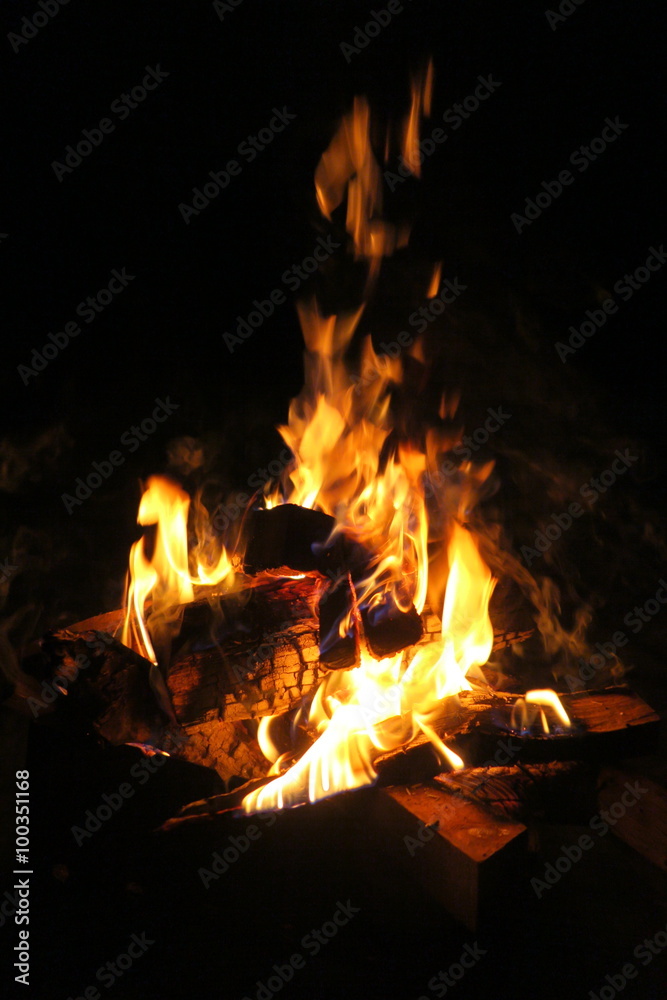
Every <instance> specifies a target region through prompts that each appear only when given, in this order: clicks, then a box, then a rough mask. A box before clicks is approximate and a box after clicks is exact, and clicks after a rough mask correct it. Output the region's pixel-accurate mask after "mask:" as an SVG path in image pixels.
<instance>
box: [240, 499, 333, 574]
mask: <svg viewBox="0 0 667 1000" xmlns="http://www.w3.org/2000/svg"><path fill="white" fill-rule="evenodd" d="M335 526H336V520H335V518H333V517H331V516H330V515H329V514H325V513H323V512H322V511H320V510H310V509H308V508H306V507H299V506H297V505H296V504H293V503H285V504H278V506H277V507H272V508H270V509H269V510H263V509H261V508H254V509H252V510H251V511H250V514H249V519H248V528H247V535H248V542H247V545H246V550H245V555H244V558H243V562H244V567H245V571H246V573H251V574H254V573H259V572H261V571H262V570H267V569H272V570H276V569H279V568H282V567H288V568H289V570H292V571H294V570H296V571H297V572H300V573H308V572H312V571H313V570H317V571H319V572H320V573H322V574H324V575H326V574H327V571H328V570H331V571H332V572H333V573H338V572H340V569H341V567H340V565H337V563H339V562H340V558H338V559H337V550H338V546H336V545H334V546H332V547H329V548H325V544H326V542H327V539H328V538H329V536H330V535H331V533H332V531H333V530H334V528H335ZM345 571H346V572H347V569H346V570H345Z"/></svg>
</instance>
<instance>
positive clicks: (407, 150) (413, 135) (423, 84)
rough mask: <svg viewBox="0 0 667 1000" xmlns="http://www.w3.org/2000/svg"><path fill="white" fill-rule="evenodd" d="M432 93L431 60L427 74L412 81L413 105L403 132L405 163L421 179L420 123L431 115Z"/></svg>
mask: <svg viewBox="0 0 667 1000" xmlns="http://www.w3.org/2000/svg"><path fill="white" fill-rule="evenodd" d="M432 93H433V61H432V60H429V64H428V66H427V68H426V72H425V73H424V74H422V75H420V76H417V77H415V79H414V80H413V81H412V103H411V106H410V111H409V113H408V117H407V120H406V123H405V129H404V132H403V162H404V163H405V165H406V167H407V168H408V170H410V171H411V172H412V173H413V174H414V175H415V177H421V164H420V162H419V161H420V157H419V123H420V121H421V118H422V115H423V114H424V115H427V116H428V115H430V113H431V96H432ZM422 108H423V110H422Z"/></svg>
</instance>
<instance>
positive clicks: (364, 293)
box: [44, 65, 657, 925]
mask: <svg viewBox="0 0 667 1000" xmlns="http://www.w3.org/2000/svg"><path fill="white" fill-rule="evenodd" d="M432 85H433V71H432V66H431V65H429V66H428V67H427V68H426V69H425V70H424V71H423V72H422V73H421V74H418V75H417V76H415V78H414V80H413V81H412V88H411V100H410V107H409V110H408V111H407V114H406V115H405V117H404V120H403V121H401V122H400V124H399V126H398V127H394V126H393V125H388V126H387V127H386V128H385V129H384V130H382V129H381V127H380V124H379V122H377V121H376V120H375V119H374V117H373V115H372V113H371V108H370V107H369V105H368V103H367V101H366V100H365V99H364V98H361V97H359V98H357V99H356V100H355V101H354V104H353V106H352V108H351V110H350V111H349V113H348V114H346V115H345V116H344V118H343V120H342V121H341V123H340V125H339V127H338V129H337V130H336V132H335V134H334V136H333V138H332V139H331V142H330V144H329V146H328V148H327V149H326V150H325V151H324V152H323V154H322V157H321V159H320V161H319V163H318V165H317V168H316V170H315V178H314V181H315V194H316V201H317V206H318V210H319V214H320V217H319V220H318V224H319V227H320V229H321V230H322V231H326V228H327V227H330V228H332V229H333V228H334V227H344V230H345V234H346V239H347V242H348V249H349V260H350V267H351V268H354V273H355V275H358V274H359V272H360V269H363V282H362V285H363V287H362V289H361V292H360V296H359V300H358V301H357V302H356V303H355V304H354V306H353V307H350V304H349V302H348V301H347V299H348V298H349V295H348V296H346V302H345V307H344V308H343V307H342V306H341V308H340V309H338V310H337V311H335V312H328V311H325V310H324V308H323V307H322V304H321V302H319V301H318V300H317V298H311V299H310V300H307V301H301V302H299V303H298V313H299V320H300V324H301V329H302V332H303V339H304V343H305V384H304V387H303V390H302V392H301V393H300V394H299V395H298V396H297V397H296V398H295V399H293V400H292V402H291V404H290V406H289V411H288V416H287V421H286V423H285V425H284V426H281V427H280V428H279V432H280V435H281V437H282V440H283V442H284V445H285V446H286V447H287V449H288V452H289V456H290V457H289V459H288V461H287V462H286V463H285V462H282V461H281V462H279V463H278V462H277V463H276V464H277V465H280V466H282V471H281V472H280V475H279V476H278V477H277V478H274V479H273V480H270V481H267V482H266V483H265V485H264V486H263V487H261V488H259V489H258V490H257V491H256V492H255V494H254V495H253V496H252V497H251V498H250V501H249V503H248V504H247V506H246V509H245V510H243V511H242V512H240V515H239V517H238V518H236V519H230V518H229V517H225V518H224V521H225V526H224V530H220V529H219V523H220V518H219V517H216V509H209V508H208V507H207V505H206V502H205V499H206V498H205V495H204V492H203V491H200V492H199V493H196V494H195V495H192V496H191V495H190V494H189V493H188V492H187V491H186V490H185V489H184V488H183V486H182V485H181V484H179V483H178V482H176V481H175V480H172V479H169V478H167V477H165V476H157V475H156V476H153V477H151V478H150V479H149V480H148V481H147V483H146V484H145V488H144V492H143V495H142V497H141V502H140V506H139V512H138V523H139V525H141V526H142V528H143V534H142V536H141V538H140V539H139V541H137V542H136V544H135V545H134V546H133V548H132V551H131V554H130V561H129V578H128V586H127V600H126V606H125V608H124V609H123V610H119V611H117V612H110V613H108V614H106V615H101V616H98V617H97V618H94V619H89V620H87V621H85V622H80V623H78V624H77V625H74V626H72V627H71V628H69V629H63V630H60V631H58V632H55V633H53V634H52V635H50V636H49V637H47V639H46V640H45V641H44V649H45V652H46V653H47V656H48V657H49V659H50V662H51V664H52V665H53V677H54V683H57V684H58V685H59V691H61V692H62V693H63V694H68V700H69V701H70V702H76V703H78V704H79V706H81V707H82V708H83V710H84V711H85V712H86V713H88V714H89V716H90V717H91V718H92V719H93V720H94V723H95V726H96V728H97V731H98V732H99V733H100V734H101V735H102V736H103V737H105V738H106V739H107V740H109V741H110V742H112V743H114V744H120V743H132V744H134V745H140V746H143V747H146V748H147V752H152V751H153V750H160V751H162V752H165V753H170V754H175V755H177V756H180V757H183V758H185V759H187V760H190V761H193V762H196V763H199V764H204V765H206V766H208V767H211V768H214V769H215V770H216V771H217V772H218V774H219V775H220V776H221V777H222V778H223V779H224V780H225V782H226V783H227V788H228V791H227V793H225V794H224V795H220V796H218V797H217V798H216V799H213V800H207V801H206V802H204V803H195V804H193V805H192V806H191V807H188V808H187V809H186V810H185V811H184V813H183V814H182V815H181V816H179V817H177V818H175V819H174V820H173V824H179V823H183V822H196V821H197V818H198V817H200V816H202V815H206V816H209V815H211V814H212V813H219V812H224V811H228V810H233V811H236V812H238V813H255V812H262V811H275V810H282V809H286V808H288V807H294V806H304V805H306V804H307V803H313V802H316V801H318V800H321V799H324V798H326V797H328V796H332V795H334V794H338V793H342V792H348V791H351V790H354V789H360V788H362V787H363V786H371V785H375V786H377V792H378V795H377V796H376V799H375V802H374V803H373V804H371V805H370V806H369V816H376V818H377V817H381V819H378V822H381V823H382V824H384V823H387V824H389V825H391V826H396V827H397V828H399V829H403V828H405V829H406V830H411V831H413V832H414V829H415V821H416V820H418V821H419V822H420V823H421V824H422V827H421V828H422V829H424V830H429V831H431V836H429V837H427V838H426V839H427V840H428V841H430V840H432V839H433V838H434V837H435V833H434V832H433V831H435V829H436V825H437V829H438V834H437V836H438V838H439V841H438V842H439V844H440V850H441V852H442V856H443V857H444V858H445V859H446V867H447V871H448V874H449V888H447V887H445V888H442V890H441V891H442V894H443V898H445V899H446V901H447V904H448V905H449V906H450V908H451V909H452V910H453V911H454V912H456V913H457V915H459V916H460V917H461V919H462V920H464V921H465V922H467V923H470V924H471V925H472V924H474V923H475V921H476V919H477V913H478V900H477V896H476V893H477V892H478V890H479V891H481V889H480V888H479V887H480V886H481V885H482V881H481V879H480V877H479V872H480V870H481V868H482V867H483V866H484V865H485V864H486V863H487V862H488V861H489V859H493V858H494V857H498V856H500V855H501V854H504V855H505V856H510V857H511V858H515V855H516V852H517V851H518V850H520V849H522V844H523V842H524V840H525V837H524V834H525V832H526V826H525V824H524V820H525V819H526V813H527V810H528V808H529V805H530V807H531V808H532V807H533V805H534V802H535V797H536V796H537V797H538V798H540V797H542V798H540V801H542V799H543V798H545V797H546V798H548V797H549V796H550V795H553V794H554V789H555V790H556V791H558V790H559V789H560V790H561V791H562V789H563V787H574V786H575V784H576V780H577V775H578V774H579V769H580V765H581V762H582V761H583V762H585V763H587V762H589V761H590V760H591V759H592V758H594V757H595V758H599V757H600V756H601V755H604V754H606V753H612V752H615V751H616V750H617V749H619V748H621V747H622V748H623V750H628V749H630V750H637V749H640V748H641V747H642V746H644V745H648V744H647V743H646V741H647V740H650V739H652V737H653V735H654V733H655V726H656V724H657V717H656V716H654V715H653V713H652V712H651V710H650V709H648V707H647V706H646V705H645V704H644V703H643V702H642V701H641V700H640V699H638V698H637V697H636V696H634V695H633V694H632V693H631V692H630V691H629V690H627V689H626V688H622V687H616V688H608V689H605V690H604V691H599V692H594V693H591V692H587V691H582V692H580V693H577V694H572V693H571V692H569V693H568V692H564V691H563V690H561V691H560V692H559V693H557V692H556V691H555V690H554V689H553V688H552V687H551V686H550V683H549V681H550V680H551V681H552V680H553V678H548V677H546V676H545V681H544V684H543V686H541V687H539V688H533V689H530V690H526V689H525V687H526V686H525V685H523V686H522V680H521V677H520V676H513V677H510V676H508V675H507V674H506V673H505V672H504V671H503V670H502V669H501V668H500V667H499V666H498V664H497V663H495V662H494V656H495V655H496V654H498V653H499V651H501V650H503V649H504V648H506V647H510V646H519V645H521V644H524V645H525V648H526V649H527V650H528V652H527V653H526V656H525V657H524V660H525V659H527V658H529V657H535V656H537V655H538V652H537V651H538V650H539V649H540V641H541V642H542V644H543V648H546V649H547V650H548V652H549V653H550V655H551V656H552V657H553V654H554V652H555V651H558V652H559V653H560V655H561V658H562V660H563V662H564V663H566V664H570V663H573V662H574V661H575V659H576V656H577V655H581V654H582V652H583V651H584V650H585V648H586V647H585V639H584V637H583V634H582V629H581V628H580V627H579V625H576V626H575V627H574V628H572V629H571V630H570V631H568V630H566V629H565V628H563V627H562V626H561V625H560V624H559V623H558V622H557V620H556V619H555V617H554V610H553V607H552V606H551V605H550V604H549V602H548V600H547V599H546V597H545V594H544V591H543V590H542V589H541V588H540V585H539V583H538V582H537V581H536V579H534V578H533V576H532V575H531V573H530V571H529V570H528V569H527V568H526V567H525V565H524V564H523V563H522V562H521V561H520V559H519V558H518V556H517V555H516V554H515V553H513V552H512V550H511V549H510V548H509V547H507V546H506V545H505V543H504V541H503V539H502V538H501V537H500V534H499V532H498V531H497V530H496V528H495V526H494V525H492V524H488V523H484V516H483V512H482V507H483V501H484V499H485V497H486V496H487V495H488V494H489V493H490V492H492V491H493V490H495V489H498V488H501V489H502V483H499V481H498V476H497V472H496V470H495V469H494V464H493V462H492V461H491V460H482V461H478V462H476V461H475V460H474V457H473V456H472V455H471V453H470V449H469V448H466V447H465V445H464V435H465V433H466V431H468V432H469V431H471V430H472V431H474V430H475V428H465V427H464V426H463V425H462V423H461V421H460V420H459V417H458V414H459V399H458V397H457V395H456V394H454V393H451V392H450V393H441V394H440V396H439V399H438V401H437V405H436V407H435V409H434V410H433V412H429V411H428V408H427V406H426V403H425V400H426V399H430V397H431V393H430V388H429V387H430V371H429V359H428V353H427V351H426V349H425V346H424V343H423V341H422V340H421V339H420V338H419V337H412V336H411V335H410V336H408V335H406V336H405V337H403V339H401V338H399V340H398V342H397V343H395V344H394V343H392V344H391V345H386V344H385V345H383V346H384V347H385V348H387V347H388V348H390V349H388V350H385V351H382V350H378V349H377V345H374V341H373V337H372V336H371V335H370V334H367V335H366V336H365V337H361V335H360V330H361V328H362V327H363V320H364V315H365V311H366V309H367V307H368V304H369V303H370V302H371V301H372V299H373V296H374V295H375V294H376V292H377V288H378V278H379V275H380V272H381V269H382V266H383V262H384V261H385V259H386V258H387V257H390V256H392V255H394V256H395V255H397V254H399V253H400V252H402V251H405V250H406V248H407V247H408V241H409V235H410V232H409V225H408V224H407V223H405V222H403V221H398V222H397V221H389V218H388V215H387V214H386V213H385V206H384V205H383V183H382V170H383V165H384V164H386V163H389V162H391V160H392V158H393V159H394V160H395V158H396V156H397V155H400V156H401V158H402V163H403V164H404V165H405V167H406V168H407V169H408V170H409V171H410V172H411V173H412V174H413V175H414V176H415V177H418V176H419V173H420V160H421V158H422V154H421V152H420V145H419V136H420V124H421V122H422V120H423V119H424V117H427V116H428V114H429V110H430V103H431V90H432ZM442 273H443V262H439V261H433V262H431V263H430V265H429V269H428V273H427V272H426V270H425V271H424V279H423V287H422V288H421V297H422V299H423V300H424V302H425V303H426V304H427V306H428V304H429V303H431V305H432V307H433V312H434V314H437V313H438V312H439V311H442V310H443V309H444V308H445V307H444V305H443V302H444V301H447V299H446V298H445V297H444V296H443V289H444V290H445V291H446V290H447V289H446V287H445V284H444V283H443V279H442ZM401 336H402V335H401ZM427 390H428V391H427ZM486 433H487V438H488V431H487V432H486ZM100 634H103V635H104V637H105V638H104V641H100ZM81 657H83V660H82V659H81ZM82 663H84V664H85V666H86V667H87V668H89V669H86V670H82V669H81V664H82ZM519 761H521V762H522V764H523V768H522V769H521V770H520V771H519V769H518V768H517V767H516V765H517V763H518V762H519ZM526 775H528V778H529V784H530V794H528V792H527V791H526V785H525V781H526ZM498 782H500V783H501V784H500V785H498ZM503 782H505V783H504V784H503ZM507 782H509V784H508V783H507ZM568 782H569V783H570V785H569V786H568ZM425 788H427V789H428V791H427V792H425V791H424V789H425ZM452 803H454V804H455V805H456V806H457V808H459V807H460V808H463V806H461V803H464V805H465V823H464V824H463V826H464V831H465V832H464V833H463V834H462V833H461V829H462V827H461V815H460V813H459V814H456V815H455V812H456V810H453V806H452ZM489 806H491V809H490V810H489V808H488V807H489ZM499 811H500V817H499ZM434 824H436V825H434ZM457 824H458V826H457ZM406 836H407V834H406ZM508 852H509V854H508ZM462 858H463V859H465V864H463V865H462V864H461V859H462ZM427 877H428V876H427ZM461 879H463V880H466V885H467V886H468V890H469V889H470V886H471V885H473V884H474V886H475V887H476V888H475V891H474V892H473V893H472V896H474V897H475V898H474V899H472V901H471V894H470V892H469V891H467V896H466V892H464V890H463V888H462V886H461V884H459V881H457V880H461ZM464 897H465V899H464ZM462 900H464V901H463V902H462Z"/></svg>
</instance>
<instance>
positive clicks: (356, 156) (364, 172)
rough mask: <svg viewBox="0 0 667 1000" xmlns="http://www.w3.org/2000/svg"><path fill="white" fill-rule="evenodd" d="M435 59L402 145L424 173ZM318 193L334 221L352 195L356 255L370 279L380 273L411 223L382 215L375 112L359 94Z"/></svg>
mask: <svg viewBox="0 0 667 1000" xmlns="http://www.w3.org/2000/svg"><path fill="white" fill-rule="evenodd" d="M432 90H433V63H432V61H430V62H429V64H428V67H427V69H426V71H425V72H424V73H423V74H421V75H420V76H418V77H416V78H415V79H414V80H413V82H412V101H411V106H410V112H409V114H408V117H407V120H406V123H405V127H404V134H403V137H402V141H401V145H402V150H403V159H404V160H405V163H406V164H407V165H408V167H409V169H410V170H411V171H412V173H414V174H415V176H419V173H420V166H419V127H420V122H421V118H422V116H423V115H424V114H426V115H428V114H430V110H431V94H432ZM390 146H391V143H390V134H389V130H387V133H386V135H385V139H384V143H383V153H384V157H383V158H384V161H385V163H386V162H388V159H389V152H390ZM315 194H316V198H317V204H318V207H319V209H320V211H321V213H322V215H323V216H324V217H325V218H326V219H328V220H329V221H331V220H332V216H333V213H334V211H335V210H336V209H337V208H338V207H339V206H340V205H342V203H343V201H344V200H345V199H346V198H347V208H346V217H345V228H346V230H347V232H348V233H349V234H350V236H351V238H352V246H353V251H354V256H355V257H357V258H360V257H363V258H367V259H368V260H369V261H370V271H369V280H372V279H373V278H375V277H376V276H377V273H378V270H379V266H380V260H381V258H382V257H384V256H388V255H390V254H392V253H393V252H394V250H396V249H397V248H399V247H403V246H405V245H406V244H407V242H408V238H409V235H410V231H409V228H408V227H407V226H396V225H393V224H391V223H389V222H387V221H386V220H385V219H383V218H382V202H383V198H382V173H381V169H380V165H379V163H378V160H377V158H376V155H375V153H374V151H373V141H372V136H371V113H370V108H369V105H368V101H367V100H366V98H365V97H359V96H358V97H355V99H354V102H353V105H352V110H351V111H350V112H349V113H348V114H347V115H345V116H344V117H343V119H342V121H341V123H340V126H339V127H338V129H337V131H336V133H335V135H334V137H333V139H332V140H331V143H330V144H329V146H328V148H327V149H326V150H325V152H324V153H323V154H322V157H321V159H320V162H319V163H318V165H317V169H316V170H315Z"/></svg>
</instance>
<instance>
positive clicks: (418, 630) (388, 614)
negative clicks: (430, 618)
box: [361, 594, 424, 660]
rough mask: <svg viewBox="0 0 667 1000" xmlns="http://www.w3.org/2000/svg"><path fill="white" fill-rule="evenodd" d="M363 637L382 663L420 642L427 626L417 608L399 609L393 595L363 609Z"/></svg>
mask: <svg viewBox="0 0 667 1000" xmlns="http://www.w3.org/2000/svg"><path fill="white" fill-rule="evenodd" d="M361 619H362V621H363V623H364V635H365V637H366V642H367V643H368V647H369V649H370V651H371V653H372V654H373V656H374V657H375V658H376V659H378V660H382V659H384V658H385V657H387V656H394V655H395V654H396V653H398V652H400V650H402V649H405V648H406V647H407V646H414V645H415V644H416V643H418V642H419V640H420V639H421V637H422V635H423V633H424V626H423V623H422V620H421V617H420V616H419V614H418V613H417V610H416V608H415V606H414V604H411V605H410V607H409V609H408V610H407V611H402V610H401V609H400V608H399V607H397V606H396V603H395V601H394V599H393V597H392V595H391V594H388V595H386V597H385V599H384V601H383V602H382V603H381V604H378V605H376V606H375V607H373V608H363V609H362V612H361Z"/></svg>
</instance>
